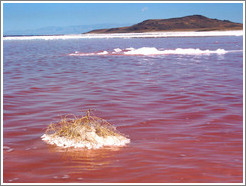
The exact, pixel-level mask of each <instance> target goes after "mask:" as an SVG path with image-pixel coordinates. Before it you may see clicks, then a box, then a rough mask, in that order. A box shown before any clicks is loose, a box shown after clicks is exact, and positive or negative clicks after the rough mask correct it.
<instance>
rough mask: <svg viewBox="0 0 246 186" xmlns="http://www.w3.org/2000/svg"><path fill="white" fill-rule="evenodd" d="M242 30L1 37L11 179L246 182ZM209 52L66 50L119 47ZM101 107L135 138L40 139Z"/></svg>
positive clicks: (101, 113)
mask: <svg viewBox="0 0 246 186" xmlns="http://www.w3.org/2000/svg"><path fill="white" fill-rule="evenodd" d="M242 43H243V37H229V36H228V37H199V38H192V37H191V38H146V39H143V38H142V39H75V40H73V39H71V40H51V41H49V40H48V41H46V40H26V41H25V40H24V41H15V40H12V41H4V43H3V47H4V48H3V52H4V53H3V54H4V57H3V59H4V60H3V109H4V110H3V182H4V183H241V182H243V52H242V48H243V44H242ZM127 47H134V48H141V47H155V48H157V49H163V50H164V49H173V50H174V49H176V48H194V49H196V48H199V49H201V50H217V49H219V48H220V49H224V50H225V51H232V50H237V51H236V52H228V53H225V54H209V55H180V54H176V55H175V54H174V55H154V56H148V55H145V56H129V55H126V56H125V55H93V56H69V54H70V53H74V52H75V51H79V52H83V53H86V52H87V53H91V52H96V51H113V49H115V48H127ZM89 108H91V109H94V110H95V111H94V112H93V113H94V114H95V115H97V116H98V117H101V118H104V119H106V120H107V121H108V122H110V123H111V124H113V125H115V126H116V127H117V129H118V130H119V131H120V132H122V133H123V134H126V135H128V136H129V138H130V139H131V143H130V144H128V145H127V146H124V147H105V148H102V149H94V150H87V149H73V148H68V149H64V148H61V147H56V146H54V145H48V144H46V143H45V142H44V141H42V140H41V138H40V137H41V136H42V135H43V134H44V132H45V129H46V127H47V126H48V125H49V124H50V123H51V122H56V121H58V120H59V118H60V117H61V116H62V115H65V114H68V113H73V114H81V113H84V111H86V110H87V109H89Z"/></svg>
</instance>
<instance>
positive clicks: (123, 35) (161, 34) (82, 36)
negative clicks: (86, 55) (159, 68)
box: [3, 30, 244, 40]
mask: <svg viewBox="0 0 246 186" xmlns="http://www.w3.org/2000/svg"><path fill="white" fill-rule="evenodd" d="M243 33H244V32H243V30H234V31H205V32H194V31H189V32H188V31H186V32H146V33H117V34H77V35H55V36H8V37H3V40H33V39H42V40H55V39H93V38H95V39H100V38H163V37H164V38H165V37H204V36H242V35H243Z"/></svg>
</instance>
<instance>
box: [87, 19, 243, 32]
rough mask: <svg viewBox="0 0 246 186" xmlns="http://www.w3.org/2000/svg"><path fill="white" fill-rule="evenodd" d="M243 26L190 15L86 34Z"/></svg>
mask: <svg viewBox="0 0 246 186" xmlns="http://www.w3.org/2000/svg"><path fill="white" fill-rule="evenodd" d="M242 29H243V24H241V23H234V22H231V21H228V20H218V19H210V18H207V17H205V16H202V15H192V16H185V17H180V18H171V19H149V20H145V21H143V22H141V23H138V24H135V25H132V26H129V27H118V28H110V29H98V30H92V31H90V32H88V33H142V32H160V31H212V30H242Z"/></svg>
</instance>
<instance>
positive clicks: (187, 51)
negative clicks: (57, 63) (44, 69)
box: [68, 47, 242, 56]
mask: <svg viewBox="0 0 246 186" xmlns="http://www.w3.org/2000/svg"><path fill="white" fill-rule="evenodd" d="M231 52H242V50H225V49H221V48H218V49H216V50H208V49H207V50H202V49H199V48H176V49H166V50H165V49H157V48H155V47H141V48H137V49H135V48H132V47H130V48H125V49H120V48H116V49H113V51H103V52H93V53H83V52H77V51H76V52H75V53H71V54H68V55H69V56H95V55H145V56H147V55H175V54H178V55H210V54H217V55H223V54H226V53H231Z"/></svg>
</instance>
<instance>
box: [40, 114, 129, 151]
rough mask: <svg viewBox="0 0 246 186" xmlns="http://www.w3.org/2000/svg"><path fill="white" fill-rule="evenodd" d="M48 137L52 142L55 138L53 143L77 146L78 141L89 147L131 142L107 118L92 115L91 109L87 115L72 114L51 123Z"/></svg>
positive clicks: (46, 133)
mask: <svg viewBox="0 0 246 186" xmlns="http://www.w3.org/2000/svg"><path fill="white" fill-rule="evenodd" d="M47 137H48V140H49V141H50V142H51V141H52V139H54V141H53V142H51V143H53V144H57V145H58V144H60V145H61V144H63V143H64V146H66V145H67V144H66V143H70V144H69V145H68V146H73V144H74V146H76V143H77V144H80V146H81V144H83V145H84V146H86V147H88V148H93V147H94V146H96V147H101V146H103V145H105V144H106V145H107V144H115V145H117V143H118V144H120V143H121V144H124V143H129V139H127V138H126V137H125V136H124V135H122V134H121V133H120V132H118V131H117V130H116V128H115V127H114V126H113V125H111V124H110V123H108V122H107V121H106V120H104V119H102V118H99V117H96V116H91V115H90V110H88V111H87V114H86V116H80V117H77V116H75V115H72V114H70V115H66V116H65V117H63V118H61V120H60V121H59V122H57V123H52V124H50V125H49V126H48V128H47V130H46V132H45V135H44V136H43V138H47ZM57 140H58V141H59V142H58V141H57ZM64 140H65V141H66V142H64ZM61 141H63V142H61ZM71 143H72V145H71ZM83 145H82V146H83Z"/></svg>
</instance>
